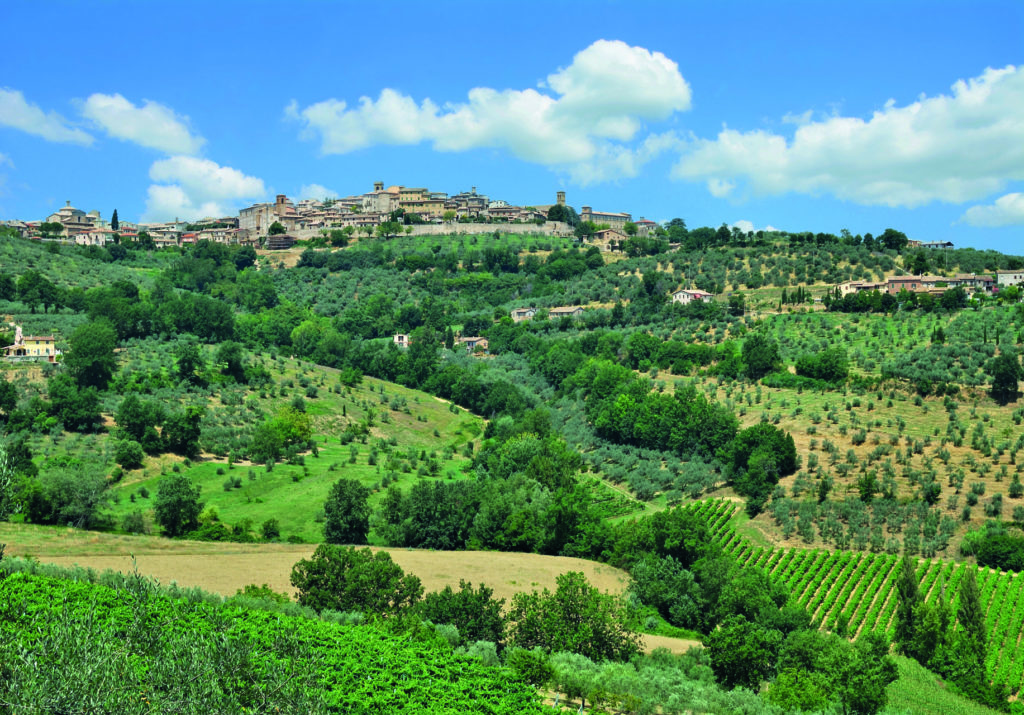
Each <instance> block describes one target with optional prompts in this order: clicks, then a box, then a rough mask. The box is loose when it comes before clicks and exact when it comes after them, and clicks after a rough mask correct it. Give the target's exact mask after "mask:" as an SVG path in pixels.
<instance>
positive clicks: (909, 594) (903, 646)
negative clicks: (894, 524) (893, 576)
mask: <svg viewBox="0 0 1024 715" xmlns="http://www.w3.org/2000/svg"><path fill="white" fill-rule="evenodd" d="M896 588H897V595H898V596H899V602H898V605H897V606H896V634H895V638H894V640H895V641H896V646H897V647H898V648H899V650H900V652H902V653H907V654H908V655H909V654H910V651H911V650H912V649H913V644H914V637H915V636H916V635H917V626H918V624H917V623H916V619H915V618H914V616H915V611H916V609H917V606H918V604H919V603H920V602H921V600H922V599H921V594H920V592H919V591H918V588H917V567H916V564H915V563H914V559H912V558H911V557H910V556H904V557H903V563H902V564H901V565H900V575H899V581H897V583H896Z"/></svg>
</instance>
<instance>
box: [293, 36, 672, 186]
mask: <svg viewBox="0 0 1024 715" xmlns="http://www.w3.org/2000/svg"><path fill="white" fill-rule="evenodd" d="M689 108H690V87H689V85H688V84H687V83H686V80H685V79H683V76H682V75H681V74H680V72H679V67H678V65H677V64H676V63H675V62H673V61H672V60H670V59H669V58H668V57H666V56H665V55H664V54H662V53H660V52H651V51H650V50H647V49H645V48H643V47H631V46H630V45H627V44H626V43H624V42H620V41H617V40H615V41H609V40H598V41H597V42H594V43H593V44H592V45H590V46H589V47H587V48H585V49H583V50H581V51H580V52H578V53H577V54H576V56H575V57H574V58H573V61H572V63H571V64H570V65H569V66H568V67H565V68H563V69H559V70H558V71H557V72H554V73H553V74H551V75H549V76H548V77H547V79H546V80H545V81H544V82H542V83H540V85H539V86H538V87H537V88H527V89H503V90H499V89H493V88H489V87H476V88H474V89H471V90H469V92H468V94H467V98H466V101H465V102H458V103H448V104H445V105H444V106H439V105H437V104H436V103H434V102H433V101H431V100H430V99H429V98H427V99H423V100H422V101H419V102H417V100H415V99H414V98H412V97H410V96H408V95H405V94H402V93H401V92H398V91H396V90H394V89H383V90H382V91H381V92H380V95H379V96H378V97H377V98H376V99H373V98H371V97H362V98H360V99H359V101H358V103H357V104H356V105H354V106H350V105H349V104H348V103H347V102H345V101H343V100H339V99H333V98H332V99H327V100H324V101H322V102H317V103H316V104H312V105H310V106H308V107H306V108H304V109H303V108H300V107H299V106H298V104H297V103H296V102H294V101H293V102H292V103H291V104H290V105H288V106H287V107H286V108H285V115H286V116H287V117H289V118H291V119H293V120H296V121H298V122H300V123H301V124H302V125H303V136H305V137H307V138H316V137H319V139H320V149H321V151H322V152H323V153H324V154H344V153H347V152H351V151H355V150H357V149H361V148H364V147H368V146H374V145H379V144H390V145H410V144H419V143H421V142H430V143H432V145H433V147H434V148H435V149H436V150H438V151H467V150H470V149H479V148H491V149H500V150H505V151H508V152H510V153H511V154H513V155H514V156H516V157H518V158H520V159H524V160H526V161H531V162H536V163H540V164H543V165H546V166H552V167H556V168H560V169H565V170H567V171H570V173H572V175H573V176H574V178H576V179H578V180H590V181H592V180H595V177H600V179H599V180H603V179H604V178H610V177H611V176H621V175H622V174H620V173H617V172H625V174H626V175H630V174H629V172H633V173H634V175H635V171H636V170H637V169H638V167H639V165H641V164H642V163H643V162H644V161H648V160H649V159H650V158H651V156H652V154H656V153H657V152H660V151H664V150H666V149H667V148H668V147H669V146H671V145H672V141H670V140H669V139H668V138H667V137H668V135H667V134H666V135H654V136H651V137H647V138H646V139H645V140H643V141H641V142H640V145H639V146H632V145H630V144H629V143H631V142H634V141H635V140H636V139H637V136H638V135H639V134H640V133H641V132H642V130H643V122H645V121H661V120H664V119H667V118H668V117H670V116H671V115H672V114H674V113H675V112H679V111H685V110H687V109H689ZM673 140H674V139H673Z"/></svg>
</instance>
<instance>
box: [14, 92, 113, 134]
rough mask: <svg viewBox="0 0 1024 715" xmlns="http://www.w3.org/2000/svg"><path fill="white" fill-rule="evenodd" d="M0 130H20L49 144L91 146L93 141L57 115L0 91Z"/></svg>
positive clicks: (15, 94)
mask: <svg viewBox="0 0 1024 715" xmlns="http://www.w3.org/2000/svg"><path fill="white" fill-rule="evenodd" d="M0 126H6V127H12V128H14V129H20V130H21V131H23V132H26V133H28V134H34V135H36V136H38V137H42V138H43V139H46V140H47V141H51V142H62V143H67V144H82V145H83V146H88V145H90V144H92V142H93V137H92V135H90V134H88V133H87V132H84V131H82V130H81V129H78V128H77V127H73V126H71V124H70V123H69V122H68V120H67V119H65V118H64V117H63V116H61V115H60V114H58V113H57V112H44V111H43V110H42V109H40V108H39V105H37V104H32V103H31V102H29V101H27V100H26V99H25V95H23V94H22V93H21V92H19V91H18V90H16V89H7V88H0Z"/></svg>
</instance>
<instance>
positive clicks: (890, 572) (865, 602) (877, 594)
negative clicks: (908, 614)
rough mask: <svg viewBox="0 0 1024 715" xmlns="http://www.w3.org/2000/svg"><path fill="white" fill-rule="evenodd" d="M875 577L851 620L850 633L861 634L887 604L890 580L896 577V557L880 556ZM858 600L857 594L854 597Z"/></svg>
mask: <svg viewBox="0 0 1024 715" xmlns="http://www.w3.org/2000/svg"><path fill="white" fill-rule="evenodd" d="M876 564H877V565H876V567H875V575H874V577H873V578H872V579H871V581H870V582H869V583H868V585H867V588H866V589H865V591H864V594H863V596H862V598H861V601H860V602H859V603H858V604H857V608H856V610H855V611H854V613H853V617H852V618H851V619H850V633H854V634H856V633H859V632H860V628H861V626H862V625H864V624H865V623H867V622H868V621H870V620H871V619H872V616H874V617H876V618H877V616H878V613H879V612H880V611H881V609H882V606H883V605H884V604H885V597H886V596H888V594H889V589H888V588H887V586H890V585H891V583H890V580H891V579H893V577H894V575H895V574H894V567H895V566H896V564H897V559H896V557H895V556H879V557H878V560H877V561H876ZM854 597H855V598H856V594H855V595H854Z"/></svg>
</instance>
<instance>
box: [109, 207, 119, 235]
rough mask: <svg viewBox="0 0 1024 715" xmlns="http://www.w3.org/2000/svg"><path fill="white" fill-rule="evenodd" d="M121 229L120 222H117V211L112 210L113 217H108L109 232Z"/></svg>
mask: <svg viewBox="0 0 1024 715" xmlns="http://www.w3.org/2000/svg"><path fill="white" fill-rule="evenodd" d="M120 227H121V224H120V222H119V221H118V220H117V209H114V215H113V216H111V217H110V230H111V231H116V230H118V229H119V228H120Z"/></svg>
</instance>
